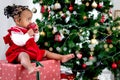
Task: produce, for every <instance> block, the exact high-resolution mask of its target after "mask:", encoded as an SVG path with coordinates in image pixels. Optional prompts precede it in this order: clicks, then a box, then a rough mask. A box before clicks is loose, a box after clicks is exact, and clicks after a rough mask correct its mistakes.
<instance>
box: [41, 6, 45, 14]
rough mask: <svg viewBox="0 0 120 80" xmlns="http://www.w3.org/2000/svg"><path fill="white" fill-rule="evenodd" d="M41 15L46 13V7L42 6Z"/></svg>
mask: <svg viewBox="0 0 120 80" xmlns="http://www.w3.org/2000/svg"><path fill="white" fill-rule="evenodd" d="M40 12H41V13H44V12H45V7H44V5H42V6H41V11H40Z"/></svg>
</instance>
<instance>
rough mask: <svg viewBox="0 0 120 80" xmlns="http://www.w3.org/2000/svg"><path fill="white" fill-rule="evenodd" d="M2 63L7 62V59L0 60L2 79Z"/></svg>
mask: <svg viewBox="0 0 120 80" xmlns="http://www.w3.org/2000/svg"><path fill="white" fill-rule="evenodd" d="M2 63H7V61H6V60H0V80H1V78H2V77H1V76H2V65H1V64H2Z"/></svg>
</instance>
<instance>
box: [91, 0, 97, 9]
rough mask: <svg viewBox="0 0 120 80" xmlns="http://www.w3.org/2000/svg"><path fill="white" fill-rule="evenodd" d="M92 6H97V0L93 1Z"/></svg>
mask: <svg viewBox="0 0 120 80" xmlns="http://www.w3.org/2000/svg"><path fill="white" fill-rule="evenodd" d="M92 7H93V8H97V3H96V2H95V0H94V1H93V3H92Z"/></svg>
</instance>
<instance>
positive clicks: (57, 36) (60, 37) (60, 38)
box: [54, 33, 62, 42]
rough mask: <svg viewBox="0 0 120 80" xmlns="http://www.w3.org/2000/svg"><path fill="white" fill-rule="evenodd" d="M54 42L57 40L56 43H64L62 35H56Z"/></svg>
mask: <svg viewBox="0 0 120 80" xmlns="http://www.w3.org/2000/svg"><path fill="white" fill-rule="evenodd" d="M54 40H55V41H58V42H61V41H62V36H61V35H60V33H58V34H56V35H55V38H54Z"/></svg>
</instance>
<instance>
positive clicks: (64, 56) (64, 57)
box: [61, 54, 75, 63]
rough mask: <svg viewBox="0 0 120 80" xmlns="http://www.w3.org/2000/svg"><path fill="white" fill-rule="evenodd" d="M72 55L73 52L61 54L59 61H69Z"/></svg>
mask: <svg viewBox="0 0 120 80" xmlns="http://www.w3.org/2000/svg"><path fill="white" fill-rule="evenodd" d="M74 57H75V56H74V54H67V55H63V57H62V60H61V62H62V63H64V62H67V61H69V60H70V59H72V58H74Z"/></svg>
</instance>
